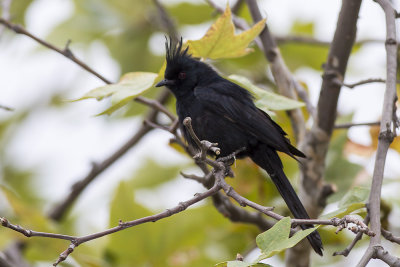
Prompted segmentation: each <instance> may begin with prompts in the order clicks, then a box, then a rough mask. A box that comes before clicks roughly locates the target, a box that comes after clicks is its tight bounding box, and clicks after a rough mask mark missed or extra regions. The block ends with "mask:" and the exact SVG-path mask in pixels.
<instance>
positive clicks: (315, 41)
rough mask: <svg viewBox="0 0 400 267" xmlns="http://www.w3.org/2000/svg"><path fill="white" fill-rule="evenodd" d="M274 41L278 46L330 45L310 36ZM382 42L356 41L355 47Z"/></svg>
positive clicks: (370, 40) (281, 38) (377, 40)
mask: <svg viewBox="0 0 400 267" xmlns="http://www.w3.org/2000/svg"><path fill="white" fill-rule="evenodd" d="M275 38H276V41H277V43H278V44H286V43H297V44H306V45H316V46H330V45H331V44H332V43H331V42H329V41H323V40H318V39H316V38H314V37H312V36H303V35H287V36H276V37H275ZM384 42H385V41H384V40H379V39H363V40H359V41H357V42H356V43H355V44H356V45H363V44H368V43H380V44H383V43H384Z"/></svg>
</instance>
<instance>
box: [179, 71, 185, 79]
mask: <svg viewBox="0 0 400 267" xmlns="http://www.w3.org/2000/svg"><path fill="white" fill-rule="evenodd" d="M178 78H179V80H184V79H185V78H186V73H185V72H179V74H178Z"/></svg>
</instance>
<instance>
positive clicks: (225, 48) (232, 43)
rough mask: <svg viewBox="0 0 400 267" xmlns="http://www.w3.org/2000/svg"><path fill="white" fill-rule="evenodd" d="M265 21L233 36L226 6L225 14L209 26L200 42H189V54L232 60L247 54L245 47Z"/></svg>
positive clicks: (233, 32)
mask: <svg viewBox="0 0 400 267" xmlns="http://www.w3.org/2000/svg"><path fill="white" fill-rule="evenodd" d="M264 26H265V19H263V20H261V21H259V22H258V23H257V24H256V25H254V26H253V27H252V28H250V29H248V30H247V31H244V32H242V33H240V34H235V27H234V25H233V23H232V14H231V10H230V8H229V5H227V7H226V10H225V12H224V13H223V14H222V15H221V16H220V17H219V18H218V19H217V21H216V22H215V23H214V24H213V25H211V27H210V28H209V29H208V31H207V33H206V34H205V35H204V36H203V38H201V39H200V40H196V41H192V40H189V41H188V42H187V44H188V45H189V49H190V53H191V54H192V55H193V56H194V57H201V58H211V59H217V58H234V57H241V56H244V55H246V54H248V53H249V52H250V51H251V49H250V48H248V47H247V46H248V45H249V43H250V42H251V41H252V40H254V38H255V37H256V36H257V35H258V34H260V32H261V31H262V30H263V29H264Z"/></svg>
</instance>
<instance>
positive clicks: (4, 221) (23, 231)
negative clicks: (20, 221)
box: [0, 217, 76, 241]
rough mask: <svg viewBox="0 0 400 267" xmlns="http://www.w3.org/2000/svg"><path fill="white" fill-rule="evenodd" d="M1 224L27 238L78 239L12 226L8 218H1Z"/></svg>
mask: <svg viewBox="0 0 400 267" xmlns="http://www.w3.org/2000/svg"><path fill="white" fill-rule="evenodd" d="M0 224H1V225H2V226H3V227H6V228H10V229H11V230H14V231H16V232H18V233H21V234H23V235H24V236H26V237H33V236H40V237H48V238H54V239H63V240H69V241H73V240H75V239H76V237H75V236H69V235H60V234H53V233H45V232H37V231H33V230H28V229H25V228H22V227H21V226H19V225H16V224H12V223H10V222H9V221H8V220H7V219H6V218H4V217H0Z"/></svg>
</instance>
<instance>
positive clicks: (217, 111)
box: [156, 38, 323, 255]
mask: <svg viewBox="0 0 400 267" xmlns="http://www.w3.org/2000/svg"><path fill="white" fill-rule="evenodd" d="M165 46H166V61H167V67H166V70H165V74H164V78H165V79H164V80H162V81H160V82H159V83H158V84H157V85H156V86H157V87H160V86H166V87H167V88H168V89H170V90H171V91H172V93H173V94H174V95H175V97H176V110H177V114H178V116H179V122H180V125H181V129H182V132H183V135H184V138H185V139H186V140H187V142H188V143H189V144H190V145H192V146H193V147H196V145H195V143H194V140H193V139H192V137H191V136H190V134H189V133H188V131H187V129H186V128H185V127H183V120H184V119H185V118H186V117H190V118H191V119H192V127H193V130H194V132H195V133H196V135H197V136H198V137H199V139H200V140H208V141H210V142H213V143H218V147H219V148H220V149H221V150H220V151H221V152H220V155H219V157H224V156H228V155H230V154H232V153H234V152H235V151H238V150H240V149H242V148H243V147H244V148H245V149H244V151H242V152H240V153H239V154H238V155H237V157H246V156H248V157H250V158H251V159H252V160H253V161H254V162H255V163H256V164H257V165H258V166H260V167H261V168H263V169H264V170H266V171H267V173H268V174H269V176H270V177H271V179H272V181H273V182H274V184H275V186H276V187H277V189H278V191H279V193H280V194H281V196H282V197H283V199H284V200H285V202H286V204H287V206H288V207H289V209H290V211H291V212H292V213H293V215H294V217H295V218H298V219H309V216H308V214H307V211H306V210H305V208H304V206H303V205H302V203H301V201H300V199H299V198H298V196H297V194H296V192H295V191H294V189H293V187H292V185H291V184H290V182H289V180H288V178H287V177H286V175H285V173H284V172H283V165H282V162H281V160H280V158H279V156H278V154H277V151H280V152H283V153H286V154H288V155H289V156H291V157H292V158H294V159H296V157H305V155H304V154H303V153H302V152H301V151H299V150H298V149H296V148H295V147H294V146H292V145H291V144H290V141H289V139H288V138H286V133H285V131H283V130H282V128H281V127H280V126H279V125H278V124H277V123H275V122H274V121H273V120H272V119H271V118H270V116H269V115H268V114H266V113H265V112H263V111H262V110H260V109H258V108H257V107H256V106H255V105H254V102H253V97H252V95H251V94H250V93H249V92H248V91H247V90H246V89H244V88H242V87H240V86H239V85H237V84H235V83H232V82H230V81H228V80H226V79H224V78H223V77H221V76H220V75H219V74H218V73H217V72H216V71H214V70H213V69H212V68H211V67H210V66H209V65H207V64H206V63H204V62H201V61H198V60H196V59H194V58H192V57H191V56H190V55H189V54H188V47H187V48H186V49H183V48H182V38H181V40H180V42H179V43H178V44H173V43H172V40H170V41H169V43H168V40H167V41H166V43H165ZM301 227H302V228H303V229H307V228H311V227H313V226H312V225H301ZM307 238H308V240H309V242H310V244H311V246H312V248H313V249H314V250H315V252H317V253H318V254H319V255H322V249H323V248H322V242H321V237H320V235H319V234H318V232H317V231H314V232H312V233H311V234H310V235H309V236H307Z"/></svg>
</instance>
